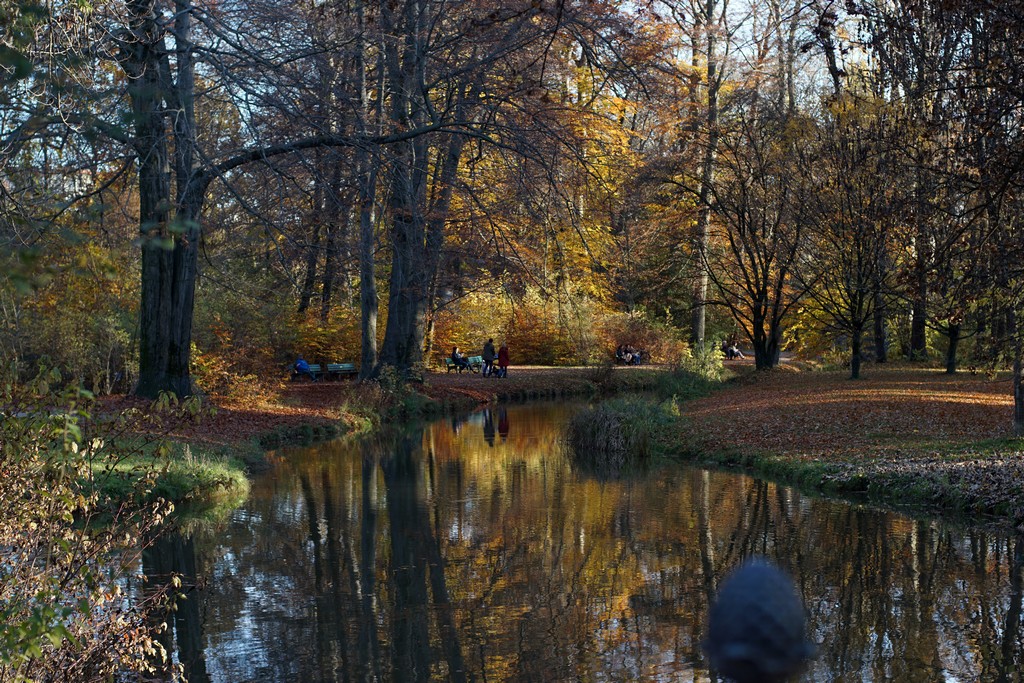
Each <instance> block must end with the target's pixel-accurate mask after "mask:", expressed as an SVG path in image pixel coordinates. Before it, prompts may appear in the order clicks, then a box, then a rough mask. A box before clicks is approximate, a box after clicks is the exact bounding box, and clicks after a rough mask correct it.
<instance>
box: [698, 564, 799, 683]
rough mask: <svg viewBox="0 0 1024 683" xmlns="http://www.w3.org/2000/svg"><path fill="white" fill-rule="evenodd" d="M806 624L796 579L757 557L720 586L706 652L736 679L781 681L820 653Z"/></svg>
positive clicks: (710, 616)
mask: <svg viewBox="0 0 1024 683" xmlns="http://www.w3.org/2000/svg"><path fill="white" fill-rule="evenodd" d="M805 622H806V617H805V615H804V606H803V602H802V601H801V600H800V596H799V595H798V594H797V591H796V586H795V585H794V584H793V581H792V579H790V578H789V576H788V575H787V574H786V573H785V572H783V571H782V570H781V569H779V568H778V567H776V566H775V565H773V564H771V563H770V562H769V561H768V560H766V559H764V558H761V557H758V558H753V559H751V560H749V561H748V562H746V563H745V564H743V565H742V566H741V567H739V568H738V569H736V570H735V571H733V572H732V573H731V574H730V575H729V576H728V577H727V578H726V580H725V582H724V583H722V585H721V587H720V588H719V590H718V596H717V597H716V598H715V603H714V604H713V605H712V606H711V611H710V612H709V614H708V637H707V640H706V641H705V642H704V650H705V651H706V652H707V655H708V658H709V659H710V660H711V665H712V666H713V667H714V669H715V670H716V671H717V672H718V673H720V674H721V675H723V676H725V677H727V678H730V679H732V680H734V681H736V683H781V682H782V681H785V680H788V679H789V678H790V677H791V676H793V675H795V674H797V673H798V672H799V671H800V670H801V669H802V668H803V667H804V664H806V662H807V660H808V659H809V658H811V657H812V656H813V655H814V646H813V645H812V644H811V643H809V642H808V641H807V639H806V636H805V634H804V628H805Z"/></svg>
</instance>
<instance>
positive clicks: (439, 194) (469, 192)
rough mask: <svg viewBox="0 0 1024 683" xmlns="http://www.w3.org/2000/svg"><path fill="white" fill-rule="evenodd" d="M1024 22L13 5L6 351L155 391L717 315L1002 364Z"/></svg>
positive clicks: (1001, 8)
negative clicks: (295, 366) (294, 363)
mask: <svg viewBox="0 0 1024 683" xmlns="http://www.w3.org/2000/svg"><path fill="white" fill-rule="evenodd" d="M1020 14H1021V10H1020V8H1019V7H1018V5H1017V4H1016V3H995V2H987V1H984V0H959V1H958V2H941V3H940V2H938V1H937V0H935V1H932V0H927V1H924V2H917V3H891V2H887V1H885V0H871V1H869V2H862V3H845V4H844V3H837V2H828V1H823V0H818V1H815V2H811V3H804V2H794V1H791V0H772V1H771V2H767V3H754V2H748V1H746V0H685V1H683V0H659V1H655V0H650V1H648V2H639V3H629V4H621V3H614V2H592V1H588V2H584V1H583V0H578V1H577V0H558V1H553V2H548V1H538V0H532V1H526V0H524V1H522V2H513V3H509V2H475V3H453V2H448V1H445V0H402V1H401V2H397V3H396V2H377V1H376V0H328V1H326V2H299V1H294V0H260V1H259V2H255V3H247V4H245V5H238V4H231V3H228V4H208V3H203V2H195V1H193V0H175V1H174V2H170V1H169V0H99V1H97V2H94V3H84V4H83V3H55V4H52V5H49V6H48V7H47V8H45V9H44V8H43V7H41V6H37V5H35V4H33V3H29V2H19V1H15V0H11V1H9V2H4V3H3V5H2V6H0V16H3V17H4V18H5V22H4V26H5V27H4V29H3V33H2V34H0V69H2V73H0V86H2V92H0V105H2V111H0V160H2V163H3V165H4V171H5V172H4V175H3V180H2V185H0V234H2V239H3V244H4V247H5V248H4V255H3V257H2V258H3V259H4V260H5V267H4V271H5V273H7V274H8V277H6V278H5V279H4V282H3V287H2V289H0V303H2V305H0V316H2V317H0V342H2V344H0V350H2V355H3V358H4V360H5V361H6V362H16V363H18V364H19V365H21V366H22V367H28V366H31V365H32V364H33V363H34V362H36V360H37V359H38V358H40V357H41V356H44V355H48V356H51V357H53V360H54V361H56V362H59V363H63V364H65V365H67V366H69V367H71V368H72V369H73V370H74V372H76V373H77V374H78V375H79V377H80V378H81V379H82V380H83V381H84V382H85V383H86V384H87V385H89V386H91V387H93V388H94V389H97V390H101V391H125V390H131V391H135V392H138V393H140V394H144V395H149V396H152V395H155V394H156V393H157V392H159V391H161V390H171V391H174V392H176V393H178V394H179V395H187V394H190V393H191V392H193V391H194V389H195V385H196V382H199V384H200V385H201V386H202V387H203V388H204V389H205V390H214V391H217V390H224V389H225V386H226V385H230V384H231V383H232V382H233V381H235V380H234V379H233V378H238V377H247V376H253V377H254V378H257V377H269V376H272V375H274V374H275V373H276V372H277V369H279V368H280V367H281V366H283V364H284V363H286V362H287V361H288V360H289V359H290V358H291V357H293V356H294V354H296V353H298V352H303V353H306V354H307V355H310V356H314V357H316V358H319V359H323V360H325V361H327V360H330V361H338V360H348V361H356V362H358V363H359V365H360V366H361V373H362V375H363V376H364V377H371V376H375V375H377V374H378V373H379V372H380V371H381V369H382V368H384V367H388V366H391V367H394V368H396V369H397V371H398V372H399V374H400V375H401V376H403V377H406V378H415V377H416V376H417V375H418V374H419V373H420V372H421V371H422V368H423V367H424V366H429V365H431V364H433V363H436V362H437V358H438V356H439V354H440V353H441V352H440V351H439V349H446V348H448V347H450V346H451V345H454V344H459V345H462V346H464V347H467V346H468V347H475V346H477V345H478V344H479V343H481V341H482V340H483V339H486V338H488V337H492V336H499V335H500V336H503V337H504V338H506V339H507V340H509V341H510V342H511V343H512V347H513V348H514V349H516V351H517V353H518V356H517V358H518V359H520V360H524V361H525V360H531V361H537V362H569V361H572V362H581V361H582V362H592V361H595V360H598V359H600V358H603V357H605V354H607V353H608V350H609V349H610V348H614V347H615V346H616V345H617V344H618V343H623V342H633V343H637V344H640V343H642V344H644V345H645V346H647V347H649V348H651V349H653V350H655V352H656V356H658V359H659V360H665V361H673V360H676V359H678V357H679V356H680V354H684V353H687V351H686V347H687V345H686V343H685V342H683V341H682V340H684V339H689V340H690V342H691V348H693V350H694V352H696V351H698V350H700V349H703V348H704V347H705V340H706V339H707V338H711V339H721V338H722V337H723V336H726V335H729V334H733V333H735V334H738V335H740V336H741V337H743V338H745V339H746V340H747V341H748V343H750V344H751V345H752V346H753V347H754V349H755V355H756V357H757V364H758V367H764V368H770V367H772V366H774V365H775V364H776V363H777V362H778V360H779V357H780V351H781V350H782V349H783V348H784V347H787V346H788V347H789V348H790V349H791V350H793V351H796V352H800V353H804V354H812V355H820V354H825V355H826V356H827V355H829V354H843V353H845V354H848V355H847V358H848V362H849V363H850V365H851V369H852V374H853V375H854V376H856V375H857V374H858V373H859V372H860V366H861V359H862V358H865V359H872V360H875V361H878V362H885V361H886V360H888V359H889V358H892V357H898V356H903V357H907V358H910V359H925V358H928V357H931V356H937V355H942V356H943V357H944V358H945V363H946V368H947V370H948V371H949V372H955V371H956V369H957V368H958V366H959V365H960V364H962V363H964V362H967V363H969V364H971V365H973V366H989V367H1003V366H1005V365H1007V364H1012V365H1014V366H1015V367H1016V368H1017V372H1016V375H1017V377H1018V382H1017V386H1018V387H1019V385H1020V382H1019V377H1020V364H1021V363H1020V359H1021V355H1022V354H1021V338H1020V332H1019V326H1018V324H1017V319H1018V316H1019V313H1020V310H1021V306H1022V304H1024V301H1022V296H1024V288H1022V282H1024V280H1022V278H1021V263H1022V260H1021V256H1022V254H1021V244H1022V240H1021V239H1020V230H1019V227H1018V223H1019V221H1018V220H1017V218H1016V217H1017V215H1018V214H1019V213H1020V212H1019V207H1018V204H1019V203H1020V201H1021V193H1020V190H1021V183H1022V171H1024V153H1022V151H1021V150H1022V149H1024V144H1022V139H1021V136H1022V130H1021V121H1022V116H1021V105H1020V103H1021V101H1022V98H1024V63H1022V55H1021V47H1020V46H1021V44H1022V41H1021V38H1022V37H1024V36H1022V35H1021V33H1022V30H1024V29H1022V28H1021V26H1022V25H1024V23H1022V21H1021V19H1022V16H1020ZM378 318H379V319H380V321H381V324H380V325H378ZM709 346H710V345H709ZM711 348H714V346H711ZM1017 391H1018V394H1019V393H1020V391H1021V390H1020V389H1019V388H1018V389H1017ZM1018 403H1019V409H1018V413H1019V414H1018V423H1021V421H1022V420H1024V400H1022V401H1019V402H1018Z"/></svg>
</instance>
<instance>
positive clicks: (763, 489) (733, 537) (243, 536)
mask: <svg viewBox="0 0 1024 683" xmlns="http://www.w3.org/2000/svg"><path fill="white" fill-rule="evenodd" d="M575 409H577V406H574V405H571V404H547V405H544V404H541V405H530V406H509V407H502V408H497V409H491V410H488V411H484V412H481V413H476V414H474V415H472V416H469V417H468V418H466V419H458V420H451V419H449V420H445V421H441V422H436V423H433V424H428V425H426V426H425V427H422V428H419V429H415V430H412V431H408V432H406V433H404V434H402V435H400V436H397V437H390V438H386V439H378V440H374V441H368V442H366V443H363V444H355V445H339V444H337V443H328V444H323V445H320V446H316V447H312V448H306V449H292V450H288V451H285V452H281V453H279V454H278V457H277V458H276V459H275V463H274V466H273V468H272V469H271V471H269V472H268V473H266V474H264V475H261V476H260V477H259V478H258V479H257V480H256V481H255V482H254V485H253V491H252V496H251V498H250V500H249V501H248V503H247V504H246V505H245V507H244V508H242V509H240V510H238V511H236V512H235V513H234V515H233V516H232V518H231V519H230V521H229V522H227V523H225V524H223V525H221V526H219V527H217V528H210V529H205V530H202V531H199V532H196V533H195V534H194V535H192V536H191V537H178V538H174V539H169V540H167V541H165V542H163V543H162V544H161V545H160V546H159V547H157V548H155V549H154V550H153V551H152V552H150V553H148V554H147V564H148V567H147V569H148V570H149V572H152V573H159V572H162V571H167V570H177V571H182V572H185V573H187V574H189V575H191V576H194V577H196V584H197V588H195V589H194V590H192V591H191V592H190V594H189V599H188V600H187V601H186V602H184V603H183V604H182V606H181V608H180V609H179V611H178V612H177V614H176V617H175V620H174V628H173V631H172V632H171V633H170V634H169V636H168V637H169V638H173V639H174V643H173V645H172V647H173V649H174V650H175V653H176V656H177V657H178V658H179V659H180V661H181V662H183V663H184V664H185V667H186V671H187V673H188V675H189V680H190V681H192V682H193V683H203V682H206V681H213V682H217V683H240V682H242V681H261V682H262V681H268V682H275V681H281V682H284V681H287V682H289V683H291V682H306V681H310V682H314V681H417V680H421V681H427V680H437V681H441V680H468V681H714V680H718V679H717V677H715V676H714V675H713V674H712V673H709V672H708V669H707V663H706V661H705V659H704V657H703V655H702V654H701V651H700V646H699V644H700V642H701V639H702V638H703V636H704V632H705V624H704V620H705V613H706V609H707V606H708V601H709V597H710V596H711V595H712V594H713V591H714V590H715V587H716V585H717V583H718V582H719V581H720V580H721V578H722V577H723V576H724V575H725V574H726V573H727V571H728V570H729V569H730V568H732V567H733V566H734V565H735V564H736V563H737V562H738V561H740V560H741V558H743V557H745V556H747V555H749V554H752V553H760V554H764V555H768V556H769V557H772V558H774V560H775V561H776V562H777V563H779V564H780V565H782V566H783V567H785V568H787V569H788V570H789V571H790V572H791V573H792V574H793V575H794V577H795V579H796V582H797V585H798V587H799V590H800V592H801V593H802V594H803V596H804V599H805V601H806V604H807V609H808V613H809V619H810V621H809V623H810V633H811V635H812V637H813V639H814V640H815V641H816V642H817V643H819V650H820V652H819V655H818V657H817V659H816V660H815V661H814V662H813V663H812V665H811V666H810V668H809V670H808V671H807V674H806V675H805V676H804V677H803V679H802V680H804V681H901V682H904V683H914V682H917V681H922V682H923V681H929V682H931V681H963V682H967V681H1020V680H1024V678H1022V676H1024V674H1022V672H1021V662H1022V659H1024V655H1022V650H1024V648H1022V637H1021V592H1022V582H1021V568H1022V565H1024V542H1022V540H1021V539H1019V538H1012V537H1007V536H1002V535H998V534H992V533H989V532H985V531H981V530H972V529H964V528H957V527H951V526H948V525H946V524H943V523H940V522H936V521H919V520H913V519H909V518H907V517H904V516H901V515H898V514H894V513H889V512H879V511H876V510H872V509H868V508H863V507H858V506H856V505H850V504H847V503H843V502H835V501H830V500H822V499H818V498H812V497H808V496H804V495H801V494H799V493H797V492H795V491H793V490H791V489H788V488H786V487H783V486H776V485H774V484H769V483H765V482H763V481H759V480H757V479H752V478H749V477H744V476H737V475H730V474H723V473H714V472H706V471H703V470H699V469H689V468H684V467H676V468H671V469H667V470H661V471H658V472H654V473H651V474H650V475H648V476H646V477H642V478H635V479H631V480H628V481H599V480H596V479H594V478H591V477H588V476H586V475H585V474H582V473H578V472H575V471H573V469H572V467H571V466H570V465H569V464H568V461H567V460H566V458H565V455H564V453H563V451H562V448H561V445H560V435H561V430H562V427H563V425H564V423H565V420H566V419H567V418H568V416H569V415H570V414H571V413H572V411H574V410H575ZM168 644H169V645H170V644H171V643H168Z"/></svg>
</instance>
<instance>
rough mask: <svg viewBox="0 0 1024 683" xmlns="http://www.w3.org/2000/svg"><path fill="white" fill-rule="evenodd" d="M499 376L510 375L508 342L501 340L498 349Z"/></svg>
mask: <svg viewBox="0 0 1024 683" xmlns="http://www.w3.org/2000/svg"><path fill="white" fill-rule="evenodd" d="M498 377H508V344H506V343H505V342H501V347H500V348H499V349H498Z"/></svg>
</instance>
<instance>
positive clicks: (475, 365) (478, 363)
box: [444, 356, 484, 372]
mask: <svg viewBox="0 0 1024 683" xmlns="http://www.w3.org/2000/svg"><path fill="white" fill-rule="evenodd" d="M466 362H467V363H469V369H470V371H471V372H480V368H482V367H483V366H484V357H483V356H470V357H469V358H467V359H466ZM444 367H445V370H446V371H447V372H451V371H452V370H458V371H459V372H462V370H463V368H462V367H459V366H458V365H456V364H455V361H453V360H452V357H451V356H445V357H444Z"/></svg>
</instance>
